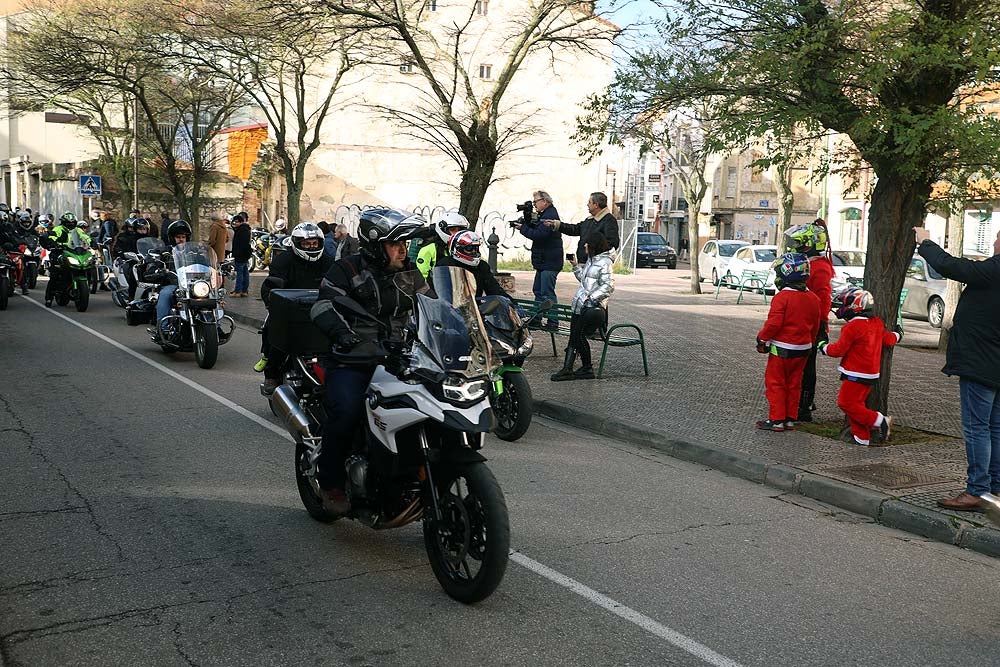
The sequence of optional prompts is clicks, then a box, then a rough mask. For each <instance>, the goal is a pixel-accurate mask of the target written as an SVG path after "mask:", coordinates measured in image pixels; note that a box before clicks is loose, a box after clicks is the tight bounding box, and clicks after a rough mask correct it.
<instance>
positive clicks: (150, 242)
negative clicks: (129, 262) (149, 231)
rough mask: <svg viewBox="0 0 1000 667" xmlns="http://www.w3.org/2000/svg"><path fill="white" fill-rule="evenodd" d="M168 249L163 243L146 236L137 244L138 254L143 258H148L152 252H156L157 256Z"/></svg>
mask: <svg viewBox="0 0 1000 667" xmlns="http://www.w3.org/2000/svg"><path fill="white" fill-rule="evenodd" d="M166 249H167V246H166V244H164V243H163V241H161V240H160V239H154V238H152V237H149V236H144V237H142V238H141V239H139V240H137V241H136V242H135V250H136V252H137V253H138V254H140V255H142V256H143V257H146V256H148V255H149V251H150V250H152V251H154V252H155V253H156V254H160V253H162V252H163V251H164V250H166Z"/></svg>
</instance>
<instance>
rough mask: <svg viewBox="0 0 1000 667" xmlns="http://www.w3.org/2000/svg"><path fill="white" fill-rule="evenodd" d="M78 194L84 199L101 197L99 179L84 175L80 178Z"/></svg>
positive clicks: (98, 177)
mask: <svg viewBox="0 0 1000 667" xmlns="http://www.w3.org/2000/svg"><path fill="white" fill-rule="evenodd" d="M80 194H81V195H83V196H84V197H100V196H101V177H100V176H93V175H91V174H84V175H83V176H81V177H80Z"/></svg>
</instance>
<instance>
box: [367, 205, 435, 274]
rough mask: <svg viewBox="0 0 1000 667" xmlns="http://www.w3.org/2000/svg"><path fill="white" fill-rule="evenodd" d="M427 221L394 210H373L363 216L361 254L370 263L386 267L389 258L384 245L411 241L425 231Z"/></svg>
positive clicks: (414, 215)
mask: <svg viewBox="0 0 1000 667" xmlns="http://www.w3.org/2000/svg"><path fill="white" fill-rule="evenodd" d="M426 226H427V221H426V220H424V219H423V217H421V216H419V215H417V214H416V213H409V212H407V211H399V210H396V209H392V208H371V209H368V210H367V211H364V212H363V213H362V214H361V220H360V222H359V223H358V241H359V243H360V245H361V254H362V256H363V257H364V258H365V259H366V260H367V261H369V262H372V263H374V264H376V265H378V266H381V267H385V266H387V265H388V264H389V257H388V256H387V255H386V254H385V247H384V246H383V245H382V244H383V243H386V242H389V241H409V240H410V239H412V238H414V237H415V236H417V235H418V234H419V233H420V232H421V230H423V229H425V228H426Z"/></svg>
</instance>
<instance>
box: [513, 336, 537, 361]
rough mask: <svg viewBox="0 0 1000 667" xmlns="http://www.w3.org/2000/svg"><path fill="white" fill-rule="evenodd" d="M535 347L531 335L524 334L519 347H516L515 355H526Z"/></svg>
mask: <svg viewBox="0 0 1000 667" xmlns="http://www.w3.org/2000/svg"><path fill="white" fill-rule="evenodd" d="M534 347H535V341H533V340H531V336H525V337H524V342H523V343H521V347H519V348H517V356H519V357H526V356H528V355H529V354H531V350H532V348H534Z"/></svg>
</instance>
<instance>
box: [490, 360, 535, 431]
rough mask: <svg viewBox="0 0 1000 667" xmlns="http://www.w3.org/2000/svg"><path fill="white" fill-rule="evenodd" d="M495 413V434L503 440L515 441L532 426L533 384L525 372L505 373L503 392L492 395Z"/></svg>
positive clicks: (491, 400)
mask: <svg viewBox="0 0 1000 667" xmlns="http://www.w3.org/2000/svg"><path fill="white" fill-rule="evenodd" d="M490 403H491V404H492V405H493V414H494V415H496V418H497V426H496V428H495V429H493V434H494V435H495V436H496V437H498V438H500V439H501V440H506V441H507V442H514V441H515V440H517V439H518V438H520V437H521V436H522V435H524V434H525V433H527V432H528V427H529V426H531V413H532V410H533V400H532V398H531V385H529V384H528V379H527V378H525V377H524V373H518V372H508V373H504V374H503V393H502V394H500V395H499V396H497V395H493V396H491V397H490Z"/></svg>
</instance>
